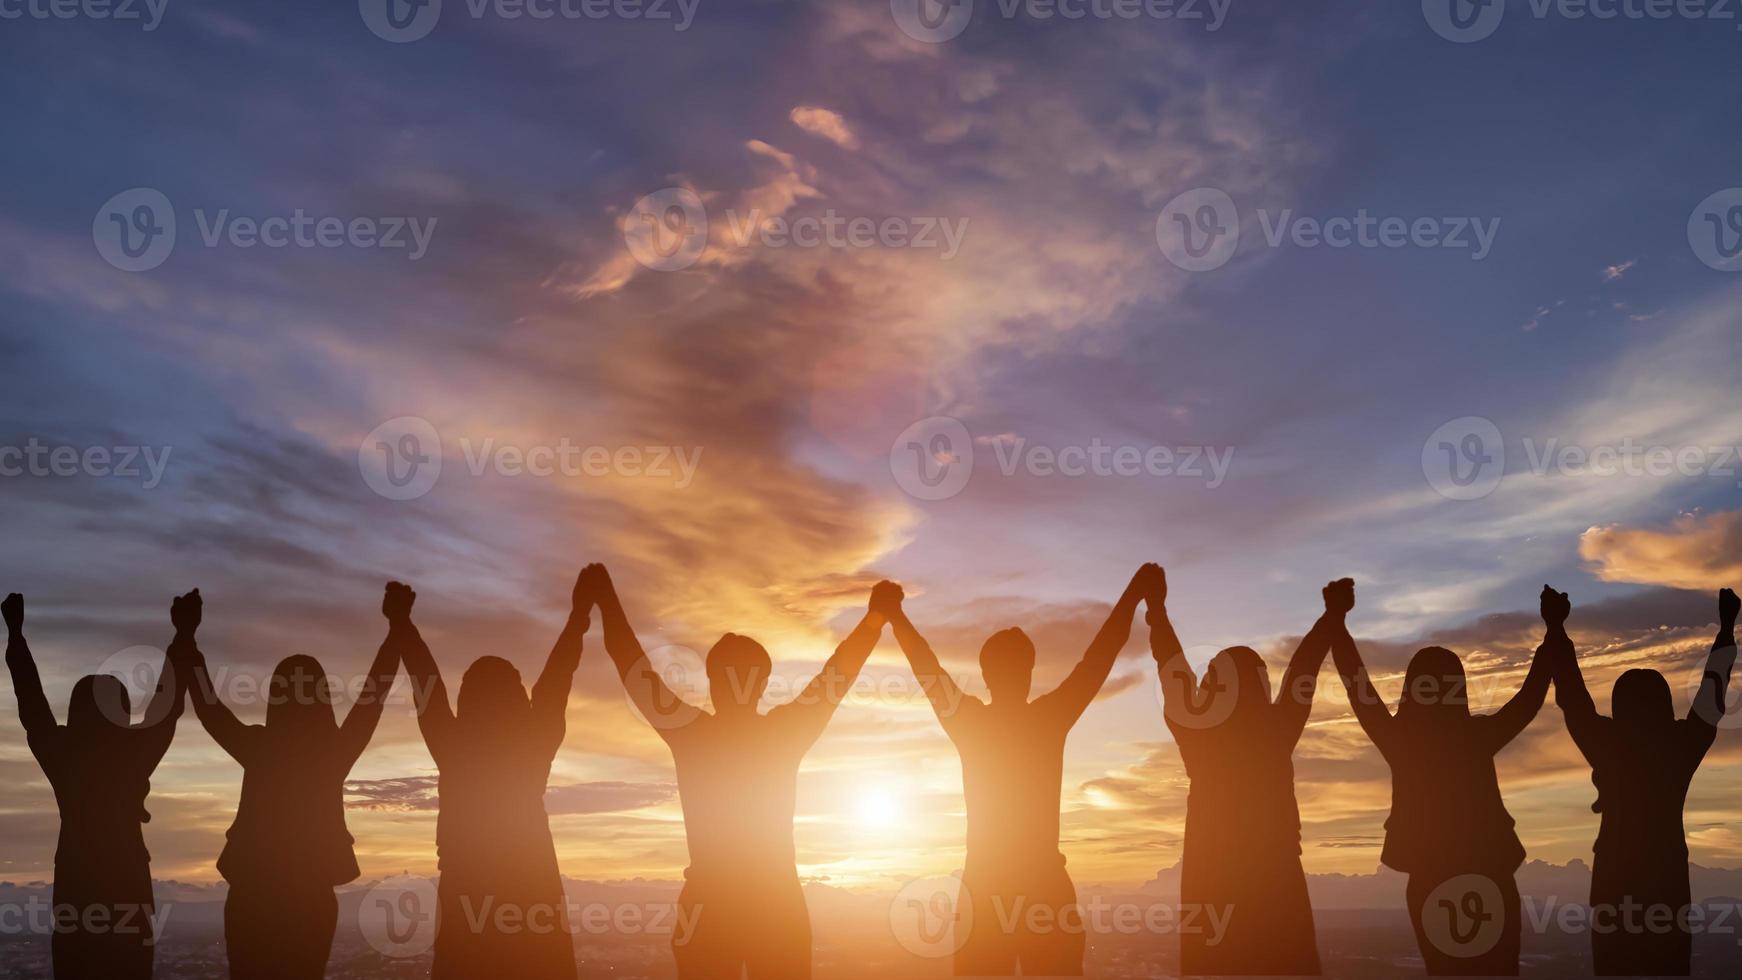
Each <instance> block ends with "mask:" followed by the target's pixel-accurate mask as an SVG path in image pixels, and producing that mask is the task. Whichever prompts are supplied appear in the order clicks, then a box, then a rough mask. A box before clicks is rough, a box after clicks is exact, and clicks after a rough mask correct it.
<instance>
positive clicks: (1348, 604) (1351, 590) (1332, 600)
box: [1322, 578, 1355, 616]
mask: <svg viewBox="0 0 1742 980" xmlns="http://www.w3.org/2000/svg"><path fill="white" fill-rule="evenodd" d="M1322 594H1323V595H1324V597H1325V612H1326V613H1328V614H1330V615H1332V616H1347V615H1348V614H1349V610H1351V609H1353V608H1355V580H1354V579H1352V578H1340V579H1337V580H1336V581H1335V582H1332V583H1330V584H1329V585H1326V586H1325V588H1324V590H1323V592H1322Z"/></svg>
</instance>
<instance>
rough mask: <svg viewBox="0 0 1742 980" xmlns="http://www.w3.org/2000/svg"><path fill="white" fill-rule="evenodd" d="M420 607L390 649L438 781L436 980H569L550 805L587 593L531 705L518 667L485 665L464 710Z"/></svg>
mask: <svg viewBox="0 0 1742 980" xmlns="http://www.w3.org/2000/svg"><path fill="white" fill-rule="evenodd" d="M395 584H397V583H395ZM389 588H392V586H389ZM416 599H417V593H415V592H412V591H411V590H410V589H406V593H405V599H404V601H403V604H399V603H396V604H395V605H394V607H393V609H392V611H391V612H390V614H389V623H390V624H391V626H390V632H389V638H390V641H391V642H393V644H394V645H395V647H396V648H397V649H398V652H399V655H400V657H401V659H403V660H404V662H405V669H406V674H407V676H408V677H410V679H411V682H412V695H413V697H414V698H415V699H416V702H417V723H418V727H419V728H420V729H421V730H422V731H423V738H424V743H425V744H426V745H427V746H428V747H429V752H430V756H431V757H432V758H434V759H435V764H436V769H437V771H438V774H439V783H438V788H437V792H438V795H439V797H440V809H439V810H438V811H437V814H436V858H437V865H436V866H437V868H438V869H439V870H440V872H441V878H440V881H439V882H438V883H437V886H436V887H437V902H438V906H439V908H438V910H437V917H436V920H437V925H436V938H435V962H434V965H433V967H432V971H431V973H430V976H431V977H432V978H433V980H483V978H490V977H501V978H503V980H509V978H512V980H557V978H561V980H573V978H574V976H575V948H574V936H573V934H572V933H571V932H570V927H569V921H568V909H567V900H566V898H565V896H564V892H563V882H562V875H561V873H560V872H559V870H558V868H557V861H556V844H555V842H554V841H553V840H552V838H551V833H550V817H549V816H548V815H547V814H546V812H545V808H544V794H545V786H546V784H547V783H548V782H549V781H550V766H551V762H552V761H553V760H554V759H555V758H556V754H557V751H558V750H559V749H560V748H562V743H563V737H564V736H565V734H566V733H567V728H568V719H567V717H566V712H567V709H568V702H569V689H570V687H572V686H573V684H574V676H575V669H576V668H578V667H579V666H580V662H581V641H582V638H583V637H584V636H585V635H586V632H587V625H588V622H587V607H586V605H585V604H584V603H583V602H582V601H581V592H580V582H579V580H578V579H577V581H576V586H575V590H574V593H573V595H572V603H573V604H572V607H571V609H570V611H569V618H568V622H567V624H566V625H564V626H563V630H562V634H561V635H560V636H558V637H557V641H556V645H555V646H554V647H553V648H552V649H551V652H550V657H549V659H548V660H547V661H546V662H545V666H544V671H543V673H541V674H540V675H539V677H538V682H537V683H536V684H534V685H533V687H532V696H531V697H530V698H529V697H527V693H526V688H525V687H523V686H522V683H521V680H520V672H519V671H518V670H515V669H514V665H513V664H511V663H509V662H508V661H506V660H503V659H502V658H500V657H493V656H492V657H479V658H478V659H477V660H474V661H473V662H472V665H471V666H470V667H468V668H466V673H465V675H464V677H463V678H462V679H461V681H460V695H459V701H458V706H457V708H455V707H452V706H450V704H449V701H448V689H447V686H446V685H445V684H444V683H443V682H442V675H441V670H440V668H438V667H437V666H436V662H435V658H434V657H432V656H431V655H430V652H429V647H428V646H427V645H426V644H425V643H424V641H423V637H422V636H421V635H419V633H418V630H417V626H416V625H414V624H413V623H412V621H411V606H412V603H413V602H415V601H416Z"/></svg>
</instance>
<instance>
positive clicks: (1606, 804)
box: [1545, 589, 1742, 977]
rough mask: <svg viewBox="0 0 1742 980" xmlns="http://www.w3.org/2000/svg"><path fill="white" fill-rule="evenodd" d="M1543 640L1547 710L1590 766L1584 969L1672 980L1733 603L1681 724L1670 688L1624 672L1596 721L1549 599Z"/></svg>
mask: <svg viewBox="0 0 1742 980" xmlns="http://www.w3.org/2000/svg"><path fill="white" fill-rule="evenodd" d="M1556 596H1557V599H1556V601H1555V603H1554V606H1553V609H1552V610H1549V609H1548V607H1547V604H1546V603H1545V615H1548V616H1549V621H1548V622H1549V639H1550V642H1551V643H1553V644H1555V645H1556V647H1557V651H1558V653H1559V657H1558V659H1557V663H1556V667H1555V675H1554V680H1555V703H1556V704H1558V705H1559V706H1560V709H1561V713H1562V714H1563V715H1565V717H1566V721H1567V731H1568V732H1570V733H1571V734H1572V736H1573V741H1574V742H1575V743H1576V744H1577V745H1578V746H1579V751H1580V752H1581V753H1583V754H1584V756H1585V761H1586V762H1588V763H1590V765H1591V781H1592V782H1593V783H1595V784H1596V788H1597V802H1596V803H1594V804H1592V806H1591V809H1592V810H1593V811H1594V812H1596V813H1600V814H1602V815H1603V820H1602V825H1601V827H1600V829H1599V830H1598V832H1597V842H1596V845H1595V846H1594V848H1593V851H1594V857H1593V860H1592V864H1591V904H1590V908H1591V915H1592V922H1591V926H1592V928H1591V965H1592V967H1593V972H1594V973H1595V974H1596V975H1597V976H1604V977H1634V976H1678V977H1685V976H1687V975H1688V974H1689V973H1690V972H1691V971H1692V969H1693V938H1694V937H1693V930H1692V928H1691V926H1692V923H1691V922H1690V920H1689V912H1688V910H1689V908H1690V907H1691V906H1692V904H1693V892H1692V888H1691V887H1690V885H1689V882H1688V842H1687V832H1686V830H1685V828H1684V827H1683V825H1682V808H1683V807H1684V806H1685V805H1686V804H1687V797H1688V787H1689V785H1690V784H1691V783H1692V782H1693V779H1694V772H1695V771H1696V770H1698V769H1699V767H1700V762H1701V761H1702V760H1703V759H1705V757H1706V752H1707V751H1708V750H1710V749H1711V747H1712V743H1713V742H1714V741H1716V739H1717V737H1718V723H1719V721H1721V720H1722V719H1723V717H1724V708H1725V696H1726V691H1727V690H1728V689H1729V686H1730V671H1731V668H1733V667H1734V666H1735V665H1736V613H1737V609H1738V606H1739V605H1742V603H1738V601H1737V598H1736V593H1734V592H1732V591H1730V590H1729V589H1724V590H1723V591H1721V592H1719V593H1718V623H1719V625H1718V636H1717V639H1715V640H1713V641H1712V652H1711V653H1710V654H1709V655H1708V656H1707V658H1706V668H1705V673H1704V674H1703V675H1702V676H1701V679H1700V687H1699V691H1698V693H1696V694H1695V695H1694V701H1693V704H1692V706H1691V707H1690V708H1689V709H1688V714H1687V717H1686V718H1682V719H1677V718H1676V716H1675V701H1674V699H1673V698H1672V697H1671V695H1670V689H1669V682H1668V681H1666V680H1664V679H1663V675H1662V674H1660V673H1658V672H1657V671H1655V670H1637V669H1636V670H1629V671H1626V672H1625V673H1623V674H1622V675H1621V677H1620V678H1619V679H1618V680H1616V682H1615V690H1614V693H1613V695H1612V696H1611V699H1610V709H1611V710H1612V711H1613V712H1614V714H1613V716H1606V715H1601V714H1598V713H1597V706H1596V704H1595V703H1593V702H1592V700H1591V692H1590V691H1589V690H1587V689H1586V688H1585V678H1584V675H1583V673H1582V672H1581V671H1580V670H1579V661H1578V657H1577V656H1576V655H1575V653H1574V650H1573V641H1572V639H1571V638H1570V637H1569V636H1568V635H1567V632H1566V626H1565V623H1566V618H1567V614H1568V612H1569V610H1570V608H1571V606H1570V603H1569V602H1568V600H1567V597H1566V594H1565V593H1556Z"/></svg>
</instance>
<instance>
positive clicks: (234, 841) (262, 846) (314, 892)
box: [172, 584, 411, 980]
mask: <svg viewBox="0 0 1742 980" xmlns="http://www.w3.org/2000/svg"><path fill="white" fill-rule="evenodd" d="M410 610H411V590H409V589H407V588H405V587H404V586H402V585H398V584H393V585H389V586H388V587H387V594H386V596H385V598H384V599H383V601H382V606H381V611H382V613H383V614H385V615H386V616H387V620H388V623H389V636H388V639H387V640H386V641H385V642H383V643H382V644H381V648H380V650H379V652H377V653H376V655H375V662H374V663H373V664H371V665H370V667H369V673H368V675H367V676H366V677H365V678H364V681H363V686H362V689H361V690H360V691H359V692H358V695H357V700H356V702H355V703H354V704H353V705H352V706H351V710H350V711H349V712H348V713H347V714H346V715H345V720H344V723H343V724H341V723H340V722H339V721H338V718H337V716H336V715H335V713H334V710H333V692H332V690H331V687H330V686H329V684H328V677H327V673H326V671H325V669H323V668H322V666H321V664H320V661H318V660H316V659H314V658H313V657H308V656H293V657H286V658H285V659H284V660H282V661H280V662H279V664H278V666H277V668H275V669H274V670H273V672H272V681H271V684H270V685H269V687H268V688H267V699H266V723H265V724H264V725H249V724H244V723H243V722H242V720H241V719H239V718H237V717H236V715H235V713H234V712H232V711H231V710H230V708H229V707H228V706H227V705H225V704H224V702H223V699H222V698H221V697H220V696H219V694H218V691H217V689H216V688H215V687H214V686H213V684H212V677H211V673H210V672H209V671H208V670H207V668H206V658H205V656H204V655H203V654H202V653H201V652H200V650H199V647H198V646H197V645H196V644H195V643H193V642H192V640H191V638H190V640H189V641H188V642H186V643H183V644H179V645H178V646H177V647H175V648H174V650H173V651H172V653H173V655H174V656H175V666H176V670H177V671H178V672H182V673H185V674H186V675H187V676H189V677H191V678H192V680H191V682H190V683H191V688H190V691H189V696H190V698H191V699H192V700H193V704H194V714H195V715H196V716H197V717H198V718H199V719H200V723H201V724H202V725H204V726H205V729H206V733H207V734H209V735H211V737H212V741H214V742H217V743H218V747H219V748H222V749H223V750H224V751H225V752H227V753H229V755H230V758H232V759H235V760H236V762H237V763H238V764H240V765H241V766H242V798H241V801H240V803H239V804H238V805H237V808H236V820H235V822H234V823H232V824H231V825H230V832H229V834H228V839H227V841H226V843H225V845H224V851H223V853H222V854H221V855H220V856H219V857H218V873H219V874H220V875H222V876H223V878H224V881H226V882H227V883H228V884H229V886H230V892H229V895H228V896H227V897H226V898H225V900H224V945H225V949H226V952H227V953H228V955H229V960H230V975H231V976H232V977H235V978H237V980H319V978H320V977H321V976H323V975H325V973H326V966H327V957H328V956H329V955H330V954H331V952H332V946H333V933H334V931H335V930H336V928H337V926H338V916H339V902H338V897H337V895H336V894H335V893H334V891H333V889H335V888H337V887H338V886H340V885H343V884H346V883H348V882H351V881H355V880H356V879H357V876H358V875H359V874H360V873H361V872H360V870H359V869H358V867H357V857H356V854H355V853H354V852H353V850H352V843H353V841H352V838H351V835H350V833H349V832H348V831H347V830H346V828H345V780H346V778H347V777H348V776H349V775H350V773H351V767H352V766H354V765H355V764H356V762H357V759H358V758H359V757H360V756H361V755H362V754H363V750H364V749H365V748H367V747H368V745H369V740H370V738H372V737H373V736H374V734H375V726H376V724H377V723H378V722H380V720H381V712H382V709H383V708H384V707H385V705H386V700H387V694H388V692H389V691H390V690H392V688H393V678H394V675H395V674H396V673H398V671H399V653H398V646H399V644H398V643H397V642H396V640H397V637H396V636H394V635H393V630H395V629H397V628H398V627H397V626H396V625H394V624H397V623H400V622H403V621H404V619H405V616H406V614H408V613H409V612H410Z"/></svg>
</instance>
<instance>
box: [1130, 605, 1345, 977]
mask: <svg viewBox="0 0 1742 980" xmlns="http://www.w3.org/2000/svg"><path fill="white" fill-rule="evenodd" d="M1147 598H1148V602H1147V605H1148V607H1149V612H1148V618H1149V625H1150V633H1149V643H1150V649H1151V651H1152V652H1153V653H1154V654H1155V664H1156V669H1157V670H1158V671H1159V672H1160V674H1161V691H1162V697H1163V701H1164V706H1165V715H1166V717H1167V727H1168V730H1169V731H1170V732H1172V733H1173V739H1174V742H1175V743H1177V744H1178V745H1179V754H1180V759H1181V760H1182V761H1183V762H1184V763H1185V767H1186V775H1187V776H1188V777H1190V779H1191V792H1190V794H1189V795H1188V796H1187V797H1186V837H1185V854H1184V857H1183V858H1182V860H1181V867H1180V904H1181V906H1183V907H1186V908H1195V909H1206V910H1218V911H1220V912H1222V913H1225V914H1226V915H1227V925H1226V927H1225V928H1224V929H1223V930H1222V931H1221V932H1220V933H1216V932H1211V931H1209V930H1203V929H1195V930H1190V931H1187V930H1184V929H1182V930H1181V931H1180V973H1181V974H1183V975H1186V976H1204V975H1228V974H1239V975H1245V976H1300V975H1307V974H1313V975H1316V974H1318V973H1319V950H1318V940H1317V937H1316V935H1315V933H1314V930H1313V907H1312V900H1311V899H1310V898H1309V897H1308V895H1307V881H1306V871H1305V870H1303V869H1302V868H1301V863H1300V807H1299V806H1298V805H1297V804H1296V802H1295V797H1294V748H1295V745H1296V744H1297V743H1299V742H1300V736H1301V732H1303V731H1305V730H1306V723H1307V718H1308V717H1309V716H1310V715H1311V714H1312V710H1313V695H1314V693H1315V692H1316V691H1317V688H1318V674H1319V668H1320V667H1322V666H1323V665H1324V662H1325V656H1326V655H1327V654H1329V653H1330V652H1331V637H1332V636H1334V635H1335V634H1336V633H1338V632H1340V631H1342V630H1343V629H1344V626H1343V617H1344V616H1346V615H1347V614H1348V612H1349V610H1350V609H1352V608H1354V606H1355V583H1354V581H1353V580H1350V579H1340V580H1338V581H1336V582H1332V583H1331V584H1329V585H1327V586H1325V589H1324V599H1325V614H1324V615H1323V616H1322V617H1320V618H1319V621H1318V622H1317V623H1315V624H1314V625H1313V628H1312V629H1311V630H1310V631H1309V632H1308V633H1307V635H1306V636H1305V637H1303V638H1302V639H1301V641H1300V646H1299V647H1297V648H1296V649H1295V651H1294V656H1293V657H1291V658H1290V659H1289V662H1288V669H1287V670H1286V671H1285V672H1284V673H1283V677H1282V693H1281V694H1280V695H1278V696H1277V697H1276V699H1275V700H1274V701H1272V700H1271V695H1270V670H1269V668H1268V667H1266V666H1265V664H1264V658H1262V657H1260V656H1259V655H1258V654H1257V652H1256V651H1254V650H1252V649H1251V648H1249V647H1230V648H1229V649H1226V650H1223V651H1222V652H1221V653H1218V654H1216V656H1215V659H1213V660H1211V661H1210V665H1209V667H1208V669H1207V670H1205V671H1204V682H1203V685H1202V686H1201V687H1200V686H1199V684H1198V679H1197V675H1196V674H1195V673H1193V671H1192V665H1191V664H1190V663H1188V662H1187V661H1186V656H1185V649H1184V648H1183V647H1181V646H1180V642H1179V637H1178V636H1177V635H1175V633H1174V630H1173V624H1172V623H1171V622H1169V620H1168V618H1167V605H1166V602H1167V579H1166V578H1165V577H1162V578H1160V579H1159V584H1158V586H1157V588H1156V591H1155V593H1153V594H1152V595H1150V596H1149V597H1147Z"/></svg>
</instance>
